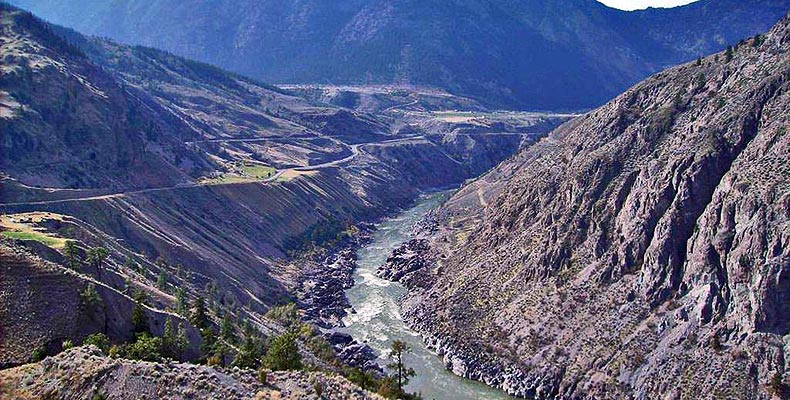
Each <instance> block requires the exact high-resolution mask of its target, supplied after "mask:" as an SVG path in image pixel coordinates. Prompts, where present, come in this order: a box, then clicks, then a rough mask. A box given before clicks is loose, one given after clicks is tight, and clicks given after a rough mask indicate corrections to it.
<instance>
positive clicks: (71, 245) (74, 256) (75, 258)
mask: <svg viewBox="0 0 790 400" xmlns="http://www.w3.org/2000/svg"><path fill="white" fill-rule="evenodd" d="M79 251H80V250H79V248H78V247H77V242H75V241H73V240H69V241H67V242H66V245H65V247H64V248H63V252H64V253H65V254H66V258H67V259H68V260H69V267H70V268H71V269H73V270H75V271H76V270H79V269H80V264H79V263H80V253H79Z"/></svg>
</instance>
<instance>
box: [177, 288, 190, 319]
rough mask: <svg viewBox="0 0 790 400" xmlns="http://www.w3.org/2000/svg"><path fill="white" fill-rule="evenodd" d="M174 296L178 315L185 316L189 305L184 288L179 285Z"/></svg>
mask: <svg viewBox="0 0 790 400" xmlns="http://www.w3.org/2000/svg"><path fill="white" fill-rule="evenodd" d="M175 297H176V312H177V313H178V314H179V315H181V316H184V317H186V316H187V310H188V308H189V305H188V304H187V301H188V300H187V291H186V290H184V288H182V287H180V286H179V287H177V288H176V291H175Z"/></svg>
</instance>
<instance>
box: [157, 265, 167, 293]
mask: <svg viewBox="0 0 790 400" xmlns="http://www.w3.org/2000/svg"><path fill="white" fill-rule="evenodd" d="M156 287H157V288H158V289H159V290H162V291H165V290H167V271H165V270H161V271H159V277H158V278H157V279H156Z"/></svg>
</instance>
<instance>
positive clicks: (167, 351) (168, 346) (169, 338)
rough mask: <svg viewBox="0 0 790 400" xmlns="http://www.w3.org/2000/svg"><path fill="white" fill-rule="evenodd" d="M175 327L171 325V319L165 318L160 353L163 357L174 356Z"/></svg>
mask: <svg viewBox="0 0 790 400" xmlns="http://www.w3.org/2000/svg"><path fill="white" fill-rule="evenodd" d="M176 334H177V333H176V329H175V327H173V319H172V318H169V317H168V318H167V321H166V322H165V331H164V333H163V334H162V353H163V355H164V356H165V357H170V358H177V357H176V354H175V353H176Z"/></svg>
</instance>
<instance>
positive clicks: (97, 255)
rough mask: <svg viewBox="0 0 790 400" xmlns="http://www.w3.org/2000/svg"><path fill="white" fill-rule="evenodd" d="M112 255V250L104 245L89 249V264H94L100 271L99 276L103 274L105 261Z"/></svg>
mask: <svg viewBox="0 0 790 400" xmlns="http://www.w3.org/2000/svg"><path fill="white" fill-rule="evenodd" d="M109 256H110V251H109V250H107V249H106V248H104V247H101V246H100V247H94V248H92V249H90V250H88V255H87V261H88V264H90V265H92V266H94V267H95V268H96V271H98V273H99V277H101V275H102V270H103V267H104V261H105V260H107V257H109Z"/></svg>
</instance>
